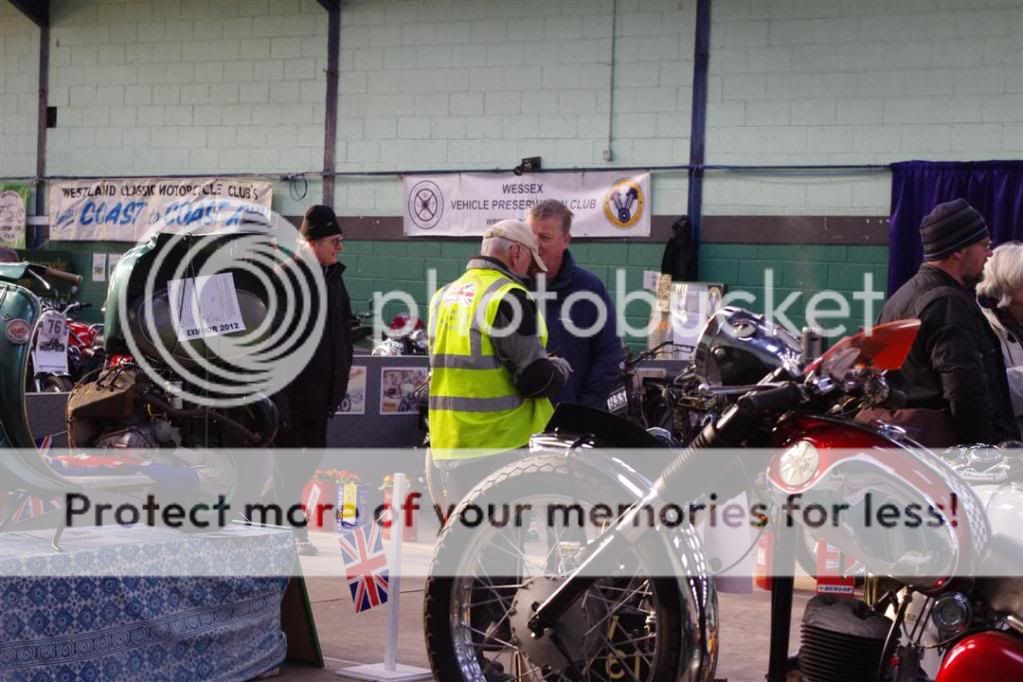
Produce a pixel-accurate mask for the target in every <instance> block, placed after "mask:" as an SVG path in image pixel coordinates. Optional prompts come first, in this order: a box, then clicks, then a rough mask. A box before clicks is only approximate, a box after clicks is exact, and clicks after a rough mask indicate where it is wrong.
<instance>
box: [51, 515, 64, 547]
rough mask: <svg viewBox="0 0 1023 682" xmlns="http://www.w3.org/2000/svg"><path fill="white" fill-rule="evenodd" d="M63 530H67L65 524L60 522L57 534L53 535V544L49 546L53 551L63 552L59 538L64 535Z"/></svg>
mask: <svg viewBox="0 0 1023 682" xmlns="http://www.w3.org/2000/svg"><path fill="white" fill-rule="evenodd" d="M65 530H67V524H66V523H64V521H61V523H60V525H59V526H57V532H56V533H54V534H53V542H52V543H50V544H51V545H53V549H55V550H56V551H58V552H63V551H64V550H63V549H61V547H60V536H61V535H63V534H64V531H65Z"/></svg>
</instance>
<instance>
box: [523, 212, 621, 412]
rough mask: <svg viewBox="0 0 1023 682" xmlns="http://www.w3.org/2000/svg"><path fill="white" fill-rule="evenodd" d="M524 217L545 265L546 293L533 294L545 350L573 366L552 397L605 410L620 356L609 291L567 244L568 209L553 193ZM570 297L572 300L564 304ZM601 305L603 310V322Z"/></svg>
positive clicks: (559, 400) (619, 371) (556, 400)
mask: <svg viewBox="0 0 1023 682" xmlns="http://www.w3.org/2000/svg"><path fill="white" fill-rule="evenodd" d="M526 223H527V224H528V225H529V227H530V228H532V230H533V234H534V235H536V239H537V242H538V243H539V245H540V258H542V259H543V262H544V265H545V266H546V267H547V280H546V282H545V288H546V293H545V294H541V295H540V296H538V297H537V300H538V303H539V304H540V306H541V309H540V310H541V312H542V313H543V316H544V319H545V320H546V321H547V329H548V336H549V338H548V340H547V350H548V351H549V352H550V353H551V354H552V355H556V356H559V357H562V358H564V359H565V360H567V361H568V364H569V366H570V367H571V368H572V374H571V375H569V377H568V382H567V383H566V384H565V387H564V388H563V389H562V390H561V393H560V394H558V395H556V396H553V397H552V398H551V402H553V403H554V404H555V405H556V404H558V403H561V402H565V403H578V404H581V405H586V406H588V407H595V408H597V409H601V410H606V409H607V397H608V394H609V393H610V392H611V389H612V388H613V386H614V384H615V382H616V381H617V380H618V378H619V377H620V376H621V362H622V360H623V359H624V353H623V350H622V341H621V339H620V338H619V337H618V320H617V317H616V316H615V309H614V305H613V304H612V303H611V297H610V295H608V293H607V288H606V287H605V286H604V283H603V282H601V281H600V278H599V277H597V276H596V275H594V274H593V273H592V272H587V271H586V270H584V269H582V268H580V267H579V266H578V265H576V264H575V259H574V258H573V257H572V253H571V252H570V251H569V250H568V244H569V241H571V235H570V230H571V228H572V211H570V210H569V209H568V207H567V206H565V205H564V204H563V203H561V202H560V201H557V200H554V199H548V200H545V201H541V202H540V203H538V204H536V205H535V206H533V207H532V208H531V209H530V210H529V213H528V214H527V215H526ZM534 290H536V287H534ZM573 294H576V296H575V297H573ZM569 298H573V300H571V301H569V305H566V301H568V299H569ZM600 308H603V310H604V311H606V317H605V318H604V322H603V324H600V321H601V311H600ZM573 328H574V329H573Z"/></svg>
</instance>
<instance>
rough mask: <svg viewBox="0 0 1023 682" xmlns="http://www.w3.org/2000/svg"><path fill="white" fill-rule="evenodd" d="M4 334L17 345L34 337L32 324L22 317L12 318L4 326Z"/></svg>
mask: <svg viewBox="0 0 1023 682" xmlns="http://www.w3.org/2000/svg"><path fill="white" fill-rule="evenodd" d="M4 336H6V337H7V340H8V341H10V342H11V343H13V344H14V345H15V346H20V345H22V344H25V343H28V340H29V339H30V338H31V337H32V325H30V324H29V323H28V322H27V321H25V320H21V319H18V320H11V321H10V322H8V323H7V326H6V327H4Z"/></svg>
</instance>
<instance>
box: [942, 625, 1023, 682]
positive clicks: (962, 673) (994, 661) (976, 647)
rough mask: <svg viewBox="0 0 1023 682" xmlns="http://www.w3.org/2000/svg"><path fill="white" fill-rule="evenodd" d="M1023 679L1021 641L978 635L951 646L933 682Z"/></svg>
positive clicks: (1001, 634) (999, 635)
mask: <svg viewBox="0 0 1023 682" xmlns="http://www.w3.org/2000/svg"><path fill="white" fill-rule="evenodd" d="M979 680H1002V681H1004V682H1008V681H1009V680H1023V638H1021V637H1018V636H1014V635H1011V634H1007V633H1004V632H995V631H988V632H980V633H977V634H976V635H970V636H969V637H967V638H965V639H963V640H962V641H961V642H959V643H958V644H956V645H955V646H954V647H952V648H951V649H950V650H949V652H948V653H947V654H945V659H944V660H943V661H942V662H941V670H940V671H939V672H938V677H937V679H936V680H935V682H977V681H979Z"/></svg>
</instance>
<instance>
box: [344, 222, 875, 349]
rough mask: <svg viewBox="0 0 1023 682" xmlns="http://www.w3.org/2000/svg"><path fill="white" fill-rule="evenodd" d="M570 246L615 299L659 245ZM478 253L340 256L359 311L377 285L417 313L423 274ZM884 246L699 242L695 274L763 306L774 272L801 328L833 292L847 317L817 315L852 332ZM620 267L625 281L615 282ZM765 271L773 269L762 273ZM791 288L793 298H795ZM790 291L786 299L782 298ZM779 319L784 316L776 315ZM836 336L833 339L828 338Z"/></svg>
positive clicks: (638, 320)
mask: <svg viewBox="0 0 1023 682" xmlns="http://www.w3.org/2000/svg"><path fill="white" fill-rule="evenodd" d="M571 248H572V253H573V255H574V256H575V258H576V261H577V263H578V264H579V265H581V266H582V267H585V268H586V269H587V270H590V271H591V272H594V273H595V274H596V275H597V276H599V277H600V278H601V279H602V280H603V281H604V283H605V284H606V285H607V287H608V291H609V292H610V293H611V297H612V300H616V297H617V296H618V295H621V296H623V297H624V296H625V295H626V294H628V293H629V292H635V291H639V290H641V289H642V286H643V272H644V271H645V270H658V269H659V267H660V263H661V255H662V253H663V251H664V245H663V244H651V243H630V244H612V243H606V242H602V243H586V242H574V243H573V244H572V247H571ZM477 252H478V244H477V243H476V242H467V241H441V240H422V239H416V240H410V241H407V242H394V241H373V242H369V241H347V242H346V243H345V251H344V253H343V254H342V256H341V260H342V262H344V263H345V265H347V270H346V271H345V281H346V283H347V285H348V289H349V294H350V296H351V297H352V302H353V304H354V307H355V308H356V310H358V311H360V312H370V311H371V306H370V302H371V301H372V298H373V293H374V292H375V291H380V292H381V293H386V292H388V291H391V290H398V291H404V292H407V293H409V294H410V295H411V296H412V298H413V299H414V300H415V301H416V303H417V305H418V306H419V312H420V314H421V315H425V311H426V307H427V303H428V301H427V285H426V279H427V278H426V273H427V270H428V269H430V268H434V269H436V271H437V282H438V286H443V285H444V284H447V283H448V282H451V281H452V280H454V279H455V278H457V277H458V276H459V275H461V273H462V272H463V271H464V269H465V263H466V261H468V260H469V258H471V257H472V256H473V255H475V254H476V253H477ZM887 268H888V249H887V247H884V246H807V245H803V246H799V247H798V248H795V247H793V246H790V245H776V244H774V245H765V244H760V245H758V244H703V245H702V247H701V251H700V275H701V279H702V280H704V281H707V282H725V283H726V284H728V287H729V290H730V291H742V292H746V293H748V294H750V295H752V296H753V297H755V301H754V302H752V303H746V302H742V303H740V305H742V306H743V307H745V308H749V309H751V310H756V311H758V312H764V306H765V303H766V301H767V295H766V292H765V288H764V287H765V281H766V278H768V277H770V278H773V282H774V300H775V308H776V309H779V310H780V311H781V312H782V313H783V314H784V315H785V318H786V319H787V320H788V321H790V322H791V324H792V325H793V330H794V331H796V332H797V333H798V331H799V330H800V329H801V328H802V327H803V326H804V325H805V324H806V309H807V303H808V302H809V300H810V299H811V297H812V296H814V295H815V294H817V293H818V292H820V291H824V290H829V291H834V292H836V293H838V294H839V295H841V296H842V297H844V298H845V299H846V300H847V301H848V302H849V311H848V315H847V316H839V318H838V319H831V318H827V319H825V320H822V322H826V324H827V325H829V326H830V325H836V326H837V325H844V326H845V328H846V329H847V332H846V333H851V332H853V331H856V330H857V329H858V328H859V327H861V326H862V325H864V324H865V321H866V320H868V319H869V320H870V321H871V322H873V321H874V320H875V319H876V317H877V315H878V313H879V312H880V307H879V306H878V305H877V304H875V306H876V307H875V308H874V309H873V310H872V312H871V313H870V314H869V315H868V314H867V311H866V310H865V308H864V302H863V301H860V300H857V299H854V298H853V297H852V295H853V293H854V292H857V291H860V290H862V289H863V286H864V276H865V275H869V276H870V277H871V278H872V282H873V284H872V288H873V290H875V291H879V292H884V290H885V286H886V283H887ZM619 271H620V272H621V273H622V275H621V277H623V280H622V281H623V282H624V284H625V287H624V288H622V289H621V290H620V288H619V287H618V283H619V275H618V272H619ZM768 272H770V274H767V273H768ZM793 294H795V297H794V298H793ZM790 298H791V301H792V302H791V303H790V304H789V305H788V306H787V307H783V303H784V302H785V301H786V300H789V299H790ZM818 310H819V311H833V310H836V311H837V310H839V309H838V307H837V306H832V305H830V304H828V305H825V304H823V303H822V304H820V305H819V307H818ZM406 311H407V309H406V307H405V306H404V305H403V304H400V303H397V302H393V303H389V304H388V305H387V306H386V307H385V308H384V313H383V319H384V320H385V321H387V320H390V318H391V317H392V316H393V315H395V314H397V313H401V312H406ZM626 316H627V318H628V319H627V322H628V324H629V326H630V327H632V328H633V329H639V328H642V327H644V326H645V325H646V324H647V323H648V322H649V319H650V309H649V306H646V305H644V304H642V303H639V302H636V303H631V304H629V306H628V307H627V308H626ZM777 321H778V322H779V323H784V322H785V321H786V320H785V319H780V318H779V319H778V320H777ZM626 340H627V341H628V342H629V343H630V345H632V346H633V347H635V348H642V347H643V346H644V344H645V341H646V339H645V337H644V336H642V335H639V334H632V335H629V336H627V338H626ZM833 340H834V339H833Z"/></svg>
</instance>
